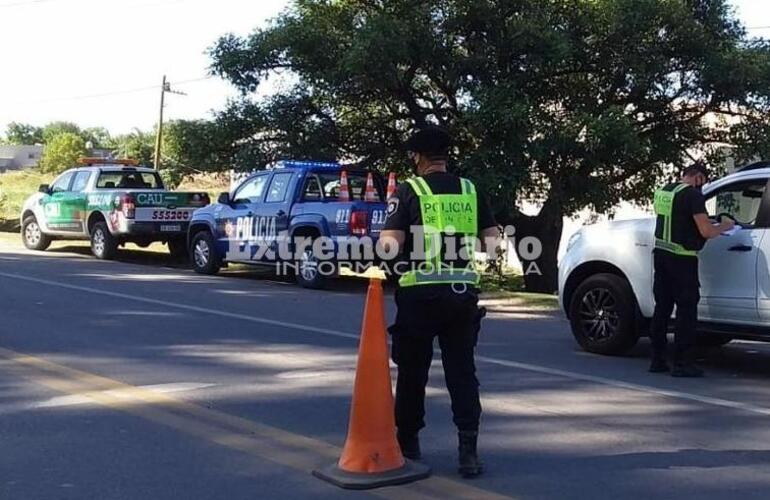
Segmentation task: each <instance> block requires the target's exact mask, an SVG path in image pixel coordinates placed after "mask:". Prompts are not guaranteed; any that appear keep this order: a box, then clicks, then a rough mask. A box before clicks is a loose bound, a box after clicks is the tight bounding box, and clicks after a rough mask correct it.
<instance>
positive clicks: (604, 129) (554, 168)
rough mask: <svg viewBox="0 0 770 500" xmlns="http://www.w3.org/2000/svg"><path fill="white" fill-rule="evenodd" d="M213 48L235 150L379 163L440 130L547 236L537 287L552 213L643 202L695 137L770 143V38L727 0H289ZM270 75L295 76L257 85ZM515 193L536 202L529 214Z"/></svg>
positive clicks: (513, 212) (240, 158) (551, 277)
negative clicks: (417, 135) (414, 138)
mask: <svg viewBox="0 0 770 500" xmlns="http://www.w3.org/2000/svg"><path fill="white" fill-rule="evenodd" d="M211 57H212V70H213V71H214V72H215V73H217V74H219V75H221V76H223V77H225V78H227V79H228V80H230V81H231V82H232V83H233V84H234V85H236V86H237V87H238V88H239V89H240V90H241V91H242V93H243V95H244V98H243V100H242V102H236V103H232V104H231V105H230V106H229V108H228V109H226V110H225V111H223V112H222V113H221V114H220V115H219V116H218V118H217V122H218V123H219V124H220V125H221V127H222V128H224V129H225V132H223V133H221V134H220V137H225V138H227V145H229V146H230V147H231V148H232V152H231V157H232V158H233V161H234V162H236V163H238V164H246V165H255V164H260V163H264V162H265V161H269V160H271V159H274V158H276V157H285V156H294V157H299V158H303V157H312V158H328V157H336V158H338V159H341V160H347V161H354V162H358V163H361V164H362V165H365V166H370V167H377V168H382V169H392V168H394V167H398V166H404V165H409V163H408V161H407V159H406V157H405V155H404V150H403V141H404V138H405V137H406V135H407V133H408V131H409V130H410V129H412V128H413V127H414V126H420V125H423V124H425V123H439V124H441V125H443V126H446V127H447V128H449V129H450V130H451V131H452V132H453V133H454V135H455V136H456V137H457V141H456V146H457V150H456V155H455V158H454V167H455V168H456V169H457V170H459V171H460V172H462V173H465V174H467V175H470V176H472V177H473V178H474V179H475V180H476V181H477V182H478V183H479V184H480V185H482V186H483V187H484V189H485V190H486V191H487V192H488V193H489V194H490V198H491V199H492V201H493V204H494V208H495V210H496V213H497V214H498V217H499V220H500V222H503V223H515V224H516V225H517V226H518V227H517V229H520V230H519V231H518V233H517V234H519V235H523V234H522V233H524V234H532V235H535V236H537V237H539V238H541V240H544V246H545V249H546V250H545V254H544V257H543V259H541V260H542V262H540V264H541V268H543V269H542V270H543V272H544V274H545V276H544V277H543V278H542V279H540V280H539V282H538V280H537V278H532V279H531V280H530V278H527V279H528V280H529V281H528V285H532V288H536V289H541V290H547V291H550V290H552V289H553V288H554V287H555V269H556V248H557V246H558V240H559V237H560V234H561V222H560V221H561V218H562V216H564V215H570V214H573V213H575V212H576V211H577V210H580V209H582V208H584V207H590V208H592V209H593V210H596V211H606V210H607V209H609V208H610V207H612V206H613V205H615V204H617V203H618V202H619V201H620V200H631V201H647V200H649V198H650V196H651V193H652V191H653V189H654V187H655V186H656V184H657V183H658V182H659V181H660V177H661V175H663V173H664V171H666V170H667V169H668V170H670V169H671V167H675V166H681V165H684V164H686V163H687V162H688V161H690V160H689V154H688V153H691V152H692V151H697V150H703V151H705V152H710V151H712V150H713V148H715V147H716V146H718V145H723V144H735V145H736V146H737V151H738V153H739V154H740V156H741V158H748V157H750V156H753V155H756V154H760V155H761V154H767V153H768V152H769V151H768V150H769V149H770V148H769V146H770V145H768V139H767V137H768V134H767V132H768V127H769V126H770V125H768V124H770V113H768V111H770V70H769V68H770V43H768V42H767V41H763V40H749V39H747V35H746V31H745V29H744V28H743V27H742V26H741V25H740V23H739V22H738V21H737V20H736V19H735V17H734V14H733V12H732V11H731V10H730V8H729V6H728V4H727V2H726V0H697V1H696V0H686V1H669V0H566V1H565V0H522V1H517V2H509V1H504V0H429V1H424V2H415V1H413V0H392V1H388V2H379V1H375V2H368V1H367V2H364V1H361V0H340V1H335V2H328V1H321V0H296V1H295V2H293V4H292V6H291V8H289V9H288V10H287V11H286V12H285V13H284V14H283V15H281V16H279V17H278V18H277V19H276V20H275V21H274V22H273V23H272V24H271V25H269V26H268V27H266V28H264V29H258V30H257V31H255V32H254V33H253V34H252V35H250V36H248V37H243V38H241V37H237V36H234V35H227V36H225V37H223V38H221V39H220V40H219V41H218V42H217V44H216V45H215V46H214V47H213V48H212V49H211ZM275 75H284V76H289V77H290V78H288V79H287V80H288V81H293V82H294V83H293V85H291V86H288V87H286V86H285V88H284V89H283V90H281V91H280V92H279V93H277V94H276V95H272V96H268V97H263V98H255V97H254V96H253V94H254V93H255V92H256V91H257V90H258V88H259V86H260V84H262V83H263V82H264V81H265V80H266V79H267V78H268V77H271V76H275ZM706 118H710V120H706ZM714 118H716V119H720V118H724V120H723V121H724V123H725V124H726V126H724V127H713V126H711V125H710V124H709V122H713V121H714ZM727 118H729V119H730V120H728V119H727ZM733 118H740V120H741V123H740V124H739V125H733V126H728V125H727V124H729V123H732V122H731V120H732V119H733ZM528 200H533V201H538V202H541V203H543V210H542V211H541V213H540V214H539V215H538V216H536V217H534V218H528V217H525V216H523V215H522V214H521V213H520V211H519V210H518V208H519V207H520V206H521V202H522V201H528Z"/></svg>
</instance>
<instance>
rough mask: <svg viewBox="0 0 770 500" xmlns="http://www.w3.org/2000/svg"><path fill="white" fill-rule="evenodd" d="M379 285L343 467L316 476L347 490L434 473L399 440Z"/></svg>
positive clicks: (376, 283)
mask: <svg viewBox="0 0 770 500" xmlns="http://www.w3.org/2000/svg"><path fill="white" fill-rule="evenodd" d="M384 309H385V308H384V299H383V295H382V284H381V283H380V280H377V279H372V280H370V282H369V291H368V293H367V296H366V308H365V309H364V323H363V327H362V331H361V342H360V345H359V347H358V367H357V368H356V380H355V385H354V387H353V404H352V407H351V409H350V424H349V426H348V437H347V440H346V441H345V447H344V449H343V450H342V456H341V457H340V460H339V462H337V463H336V464H333V465H330V466H328V467H325V468H323V469H320V470H315V471H313V474H314V475H315V476H316V477H319V478H321V479H323V480H325V481H329V482H330V483H332V484H335V485H337V486H340V487H342V488H347V489H356V490H364V489H370V488H378V487H380V486H391V485H395V484H404V483H409V482H412V481H417V480H419V479H424V478H426V477H428V476H429V475H430V472H431V470H430V467H428V466H426V465H423V464H420V463H416V462H411V461H409V460H406V459H405V458H404V456H403V455H402V454H401V449H400V448H399V446H398V441H397V440H396V423H395V418H394V415H393V389H392V387H391V384H390V367H389V365H388V343H387V339H386V333H385V311H384Z"/></svg>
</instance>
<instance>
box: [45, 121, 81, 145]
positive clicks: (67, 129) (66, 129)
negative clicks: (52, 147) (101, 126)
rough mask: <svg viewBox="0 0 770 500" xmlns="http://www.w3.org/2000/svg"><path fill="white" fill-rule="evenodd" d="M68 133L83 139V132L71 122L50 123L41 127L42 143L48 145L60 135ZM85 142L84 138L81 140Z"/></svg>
mask: <svg viewBox="0 0 770 500" xmlns="http://www.w3.org/2000/svg"><path fill="white" fill-rule="evenodd" d="M64 133H70V134H75V135H79V136H81V137H83V131H82V130H81V129H80V127H79V126H77V125H76V124H74V123H72V122H62V121H59V122H51V123H49V124H47V125H46V126H44V127H43V132H42V135H43V143H44V144H50V143H51V141H53V140H54V139H55V138H56V137H58V136H59V135H61V134H64ZM83 140H84V141H85V140H86V139H85V138H84V139H83Z"/></svg>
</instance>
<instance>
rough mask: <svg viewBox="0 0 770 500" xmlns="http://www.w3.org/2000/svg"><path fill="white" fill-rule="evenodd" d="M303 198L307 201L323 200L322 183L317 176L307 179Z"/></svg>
mask: <svg viewBox="0 0 770 500" xmlns="http://www.w3.org/2000/svg"><path fill="white" fill-rule="evenodd" d="M302 198H303V199H305V200H307V201H320V200H321V199H322V198H323V196H322V195H321V183H320V181H319V180H318V177H316V176H315V175H311V176H309V177H308V178H307V181H306V182H305V189H304V190H303V191H302Z"/></svg>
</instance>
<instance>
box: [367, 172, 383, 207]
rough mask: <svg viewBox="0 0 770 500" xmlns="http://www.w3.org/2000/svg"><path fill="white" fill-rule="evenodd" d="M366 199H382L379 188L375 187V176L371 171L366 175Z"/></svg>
mask: <svg viewBox="0 0 770 500" xmlns="http://www.w3.org/2000/svg"><path fill="white" fill-rule="evenodd" d="M364 201H369V202H371V201H380V200H379V196H377V190H375V189H374V176H373V175H372V173H371V172H369V175H367V176H366V191H364Z"/></svg>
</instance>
